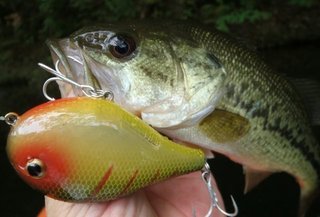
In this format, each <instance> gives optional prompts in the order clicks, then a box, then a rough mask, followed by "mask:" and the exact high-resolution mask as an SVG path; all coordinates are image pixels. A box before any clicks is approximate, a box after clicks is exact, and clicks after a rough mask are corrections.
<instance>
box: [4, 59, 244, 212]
mask: <svg viewBox="0 0 320 217" xmlns="http://www.w3.org/2000/svg"><path fill="white" fill-rule="evenodd" d="M42 68H45V69H46V70H47V71H50V72H51V73H54V74H55V75H56V76H57V75H58V77H54V78H51V79H49V80H48V81H47V82H46V83H45V84H44V89H43V91H44V94H45V96H46V97H47V98H48V99H50V100H51V101H50V102H47V103H45V104H42V105H39V106H37V107H35V108H32V109H30V110H29V111H27V112H26V113H24V114H23V115H21V116H18V115H17V114H15V113H8V114H7V115H6V116H4V117H0V120H3V121H5V122H6V123H7V124H8V125H10V126H11V131H10V133H9V136H8V141H7V153H8V157H9V160H10V161H11V164H12V165H13V167H14V169H15V170H16V171H17V173H18V174H19V175H20V176H21V178H22V179H23V180H24V181H25V182H27V183H28V184H29V185H30V186H32V187H33V188H36V189H38V190H40V191H42V192H43V193H45V194H46V195H48V196H50V197H53V198H55V199H59V200H64V201H74V202H85V201H91V202H99V201H108V200H113V199H117V198H119V197H122V196H125V195H128V194H131V193H133V192H135V191H137V190H139V189H141V188H144V187H146V186H149V185H151V184H153V183H157V182H160V181H162V180H166V179H168V178H170V177H173V176H179V175H183V174H187V173H190V172H193V171H197V170H201V171H202V178H203V180H204V182H205V184H206V186H207V187H208V191H209V194H210V197H211V206H210V210H209V211H208V214H207V216H211V214H212V210H213V208H215V207H216V208H217V209H219V211H220V212H222V213H223V214H225V215H227V216H235V215H237V212H238V209H237V206H236V204H235V201H234V200H233V198H232V197H231V199H232V202H233V205H234V208H235V211H234V213H227V212H226V211H224V210H223V209H222V208H221V207H220V206H219V204H218V199H217V196H216V194H215V191H214V189H213V187H212V186H211V171H210V167H209V165H208V164H207V163H206V159H205V155H204V153H203V151H202V150H200V149H195V148H190V147H186V146H183V145H180V144H177V143H174V142H172V141H171V140H169V139H168V138H166V137H164V136H162V135H161V134H159V133H158V132H157V131H155V130H154V129H153V128H152V127H150V126H148V125H147V124H146V123H145V122H143V121H142V120H141V119H139V118H138V117H136V116H134V115H132V114H130V113H128V112H126V111H125V110H123V109H122V108H121V107H119V106H118V105H116V104H115V103H113V102H112V100H110V99H112V93H110V92H107V91H100V90H99V91H96V90H94V89H93V88H92V87H90V86H85V85H80V84H77V83H76V82H74V81H72V80H71V79H68V78H66V77H64V76H63V75H62V74H59V73H57V72H56V71H55V70H53V69H51V68H49V67H47V66H45V65H42ZM57 80H59V81H65V82H68V83H69V84H72V85H75V86H77V87H79V88H80V89H81V90H82V91H84V92H85V93H86V95H87V97H73V98H65V99H58V100H54V99H53V98H51V97H49V96H48V94H47V92H46V87H47V85H48V83H49V82H51V81H57ZM105 98H107V99H105Z"/></svg>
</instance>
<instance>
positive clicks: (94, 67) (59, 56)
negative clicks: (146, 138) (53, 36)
mask: <svg viewBox="0 0 320 217" xmlns="http://www.w3.org/2000/svg"><path fill="white" fill-rule="evenodd" d="M47 45H48V47H49V49H50V52H51V56H52V60H53V63H54V64H55V67H56V70H57V71H58V73H61V74H62V75H64V76H65V77H67V78H69V79H71V80H72V81H74V82H76V83H78V84H79V85H88V86H91V87H92V88H94V89H95V90H102V91H105V92H107V91H108V92H112V94H113V97H114V100H116V101H118V100H120V98H121V96H123V93H121V89H122V87H123V86H126V84H121V83H120V82H118V81H117V79H116V77H115V76H114V74H115V73H116V70H115V69H113V68H110V67H107V66H103V65H101V64H99V63H98V62H95V61H94V60H93V59H92V58H90V57H89V56H88V55H86V54H85V53H84V52H83V49H82V48H81V47H79V45H78V44H77V43H74V42H73V41H72V40H70V39H62V40H47ZM101 71H103V73H101ZM57 83H58V85H59V89H60V94H61V97H62V98H67V97H74V96H84V95H85V94H84V92H83V91H85V90H83V89H81V88H79V87H77V86H74V85H71V84H68V83H64V82H62V81H57Z"/></svg>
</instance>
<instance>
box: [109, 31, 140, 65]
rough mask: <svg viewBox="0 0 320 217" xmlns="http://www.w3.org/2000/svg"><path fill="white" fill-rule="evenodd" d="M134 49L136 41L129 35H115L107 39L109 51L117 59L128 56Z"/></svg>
mask: <svg viewBox="0 0 320 217" xmlns="http://www.w3.org/2000/svg"><path fill="white" fill-rule="evenodd" d="M135 49H136V43H135V41H134V39H133V38H131V37H129V36H125V35H115V36H113V37H111V38H110V40H109V51H110V53H111V54H112V55H113V56H114V57H116V58H118V59H121V58H124V57H127V56H129V55H130V54H132V52H133V51H135Z"/></svg>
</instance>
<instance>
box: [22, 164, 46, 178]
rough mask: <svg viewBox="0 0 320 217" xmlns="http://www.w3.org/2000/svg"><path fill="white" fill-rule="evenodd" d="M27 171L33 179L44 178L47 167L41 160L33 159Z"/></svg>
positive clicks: (27, 166)
mask: <svg viewBox="0 0 320 217" xmlns="http://www.w3.org/2000/svg"><path fill="white" fill-rule="evenodd" d="M26 170H27V172H28V174H29V175H30V176H32V177H33V178H42V177H43V176H44V175H45V165H44V163H43V162H42V161H41V160H39V159H31V160H29V161H28V162H27V165H26Z"/></svg>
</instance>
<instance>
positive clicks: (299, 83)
mask: <svg viewBox="0 0 320 217" xmlns="http://www.w3.org/2000/svg"><path fill="white" fill-rule="evenodd" d="M289 80H290V81H291V83H292V84H293V85H294V86H295V87H296V90H297V91H298V92H299V94H300V95H301V98H302V100H303V103H304V105H305V107H306V109H307V112H308V115H309V117H310V121H311V123H312V125H320V109H319V108H320V82H318V81H316V80H311V79H307V78H289Z"/></svg>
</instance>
